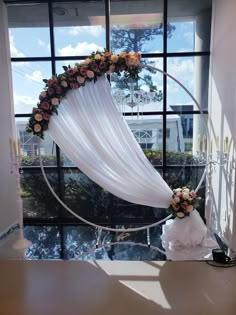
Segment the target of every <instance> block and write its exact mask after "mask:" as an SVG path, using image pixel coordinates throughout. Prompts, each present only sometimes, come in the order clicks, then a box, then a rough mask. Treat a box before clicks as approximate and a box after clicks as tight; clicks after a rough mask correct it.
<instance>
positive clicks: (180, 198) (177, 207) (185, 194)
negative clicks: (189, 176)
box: [168, 187, 201, 219]
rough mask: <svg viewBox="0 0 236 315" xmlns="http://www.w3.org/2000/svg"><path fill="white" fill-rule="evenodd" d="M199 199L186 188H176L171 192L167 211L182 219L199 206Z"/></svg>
mask: <svg viewBox="0 0 236 315" xmlns="http://www.w3.org/2000/svg"><path fill="white" fill-rule="evenodd" d="M200 199H201V197H198V196H197V193H196V192H195V191H193V190H190V189H189V188H188V187H182V188H176V189H174V190H173V195H172V203H171V205H170V206H169V208H168V210H169V211H170V212H171V213H172V214H173V215H174V216H175V217H177V218H179V219H183V218H185V217H187V216H189V215H190V213H191V212H192V211H193V210H194V209H195V208H197V207H198V206H199V200H200Z"/></svg>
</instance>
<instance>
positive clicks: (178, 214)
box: [176, 212, 185, 218]
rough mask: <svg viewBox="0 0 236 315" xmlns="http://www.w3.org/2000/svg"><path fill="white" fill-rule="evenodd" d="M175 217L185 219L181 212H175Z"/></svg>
mask: <svg viewBox="0 0 236 315" xmlns="http://www.w3.org/2000/svg"><path fill="white" fill-rule="evenodd" d="M176 215H177V217H178V218H184V217H185V214H184V213H183V212H177V213H176Z"/></svg>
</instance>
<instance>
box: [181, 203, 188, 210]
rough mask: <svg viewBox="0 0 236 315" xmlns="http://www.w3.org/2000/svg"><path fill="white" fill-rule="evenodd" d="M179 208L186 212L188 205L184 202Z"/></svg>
mask: <svg viewBox="0 0 236 315" xmlns="http://www.w3.org/2000/svg"><path fill="white" fill-rule="evenodd" d="M180 206H181V208H183V209H184V210H187V209H188V203H187V202H186V201H184V202H181V204H180Z"/></svg>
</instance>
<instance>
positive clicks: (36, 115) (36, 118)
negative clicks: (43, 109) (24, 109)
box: [34, 113, 43, 121]
mask: <svg viewBox="0 0 236 315" xmlns="http://www.w3.org/2000/svg"><path fill="white" fill-rule="evenodd" d="M34 119H35V120H36V121H42V120H43V116H42V115H41V114H39V113H38V114H35V115H34Z"/></svg>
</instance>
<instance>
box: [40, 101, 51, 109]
mask: <svg viewBox="0 0 236 315" xmlns="http://www.w3.org/2000/svg"><path fill="white" fill-rule="evenodd" d="M40 108H42V109H45V110H49V108H50V105H49V103H48V102H46V101H44V102H42V103H41V104H40Z"/></svg>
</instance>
